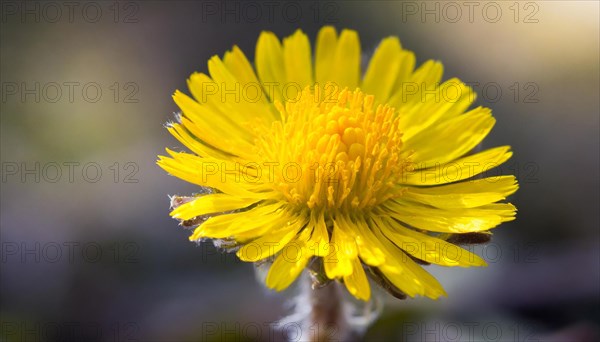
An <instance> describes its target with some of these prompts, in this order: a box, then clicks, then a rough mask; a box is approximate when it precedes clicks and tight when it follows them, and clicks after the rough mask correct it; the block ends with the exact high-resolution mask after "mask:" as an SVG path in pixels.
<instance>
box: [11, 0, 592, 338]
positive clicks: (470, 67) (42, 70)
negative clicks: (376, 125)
mask: <svg viewBox="0 0 600 342" xmlns="http://www.w3.org/2000/svg"><path fill="white" fill-rule="evenodd" d="M1 4H2V7H1V12H0V16H1V30H0V47H1V49H0V58H1V67H0V72H1V85H2V94H1V96H2V99H1V100H2V101H1V104H0V105H1V108H0V109H1V113H0V124H1V127H0V133H1V146H0V152H1V156H0V157H1V158H0V159H1V166H2V174H1V177H2V179H1V183H0V186H1V191H0V200H1V207H0V229H1V233H0V234H1V235H0V237H1V248H2V249H1V253H0V254H1V263H0V267H1V270H0V305H1V309H0V314H1V317H0V331H1V334H0V340H1V341H63V340H73V341H82V340H87V341H197V340H208V341H219V340H235V341H246V340H251V341H252V340H253V341H267V340H268V341H275V340H282V339H283V338H284V337H285V336H284V335H286V334H287V335H288V337H290V338H291V339H292V340H293V339H294V338H295V339H297V340H298V339H299V338H297V337H294V331H292V332H289V331H288V332H274V331H273V329H272V328H273V326H274V323H275V322H276V321H277V320H278V319H279V318H281V317H282V316H283V315H285V314H286V313H287V312H288V308H289V305H288V303H289V300H290V298H292V297H293V293H294V289H291V290H289V291H287V292H284V293H273V292H271V291H268V290H266V289H264V288H263V287H262V285H260V284H259V283H258V282H257V281H256V277H255V275H254V270H253V266H252V265H251V264H245V263H241V262H239V261H237V260H236V257H235V256H234V255H222V254H219V253H217V252H216V251H215V250H214V248H213V247H212V246H210V245H208V244H206V245H201V246H196V245H195V244H194V243H190V242H189V241H188V235H189V233H188V232H187V231H185V230H183V229H182V228H181V227H179V226H178V225H177V222H176V221H174V220H171V219H170V218H169V215H168V212H169V200H168V197H167V195H168V194H182V195H184V194H191V193H193V192H196V191H197V189H196V188H195V186H193V185H190V184H187V183H185V182H183V181H181V180H178V179H176V178H174V177H170V176H168V175H167V174H166V173H165V172H163V171H162V170H161V169H159V168H158V167H157V166H156V165H155V161H156V159H157V155H158V154H163V153H164V148H165V147H170V148H179V147H180V144H179V143H178V142H177V141H176V140H175V139H174V138H172V137H171V136H170V135H169V134H168V132H167V130H166V129H165V128H164V127H163V125H164V123H165V122H167V121H168V120H171V119H172V118H173V116H172V113H173V112H174V111H177V110H178V109H177V107H176V105H175V104H174V103H173V101H172V100H171V94H172V93H173V92H174V91H175V90H176V89H180V90H183V91H185V92H187V88H186V79H187V77H188V76H189V75H190V74H191V73H192V72H194V71H199V72H206V71H207V67H206V62H207V60H208V59H209V58H210V57H211V56H213V55H220V56H222V55H223V53H224V52H225V51H226V50H227V49H230V48H231V47H232V45H234V44H237V45H238V46H239V47H240V48H241V49H242V50H243V51H245V53H246V55H247V56H248V57H249V58H251V59H252V58H253V56H254V46H255V43H256V39H257V37H258V35H259V33H260V32H261V31H263V30H271V31H273V32H275V33H276V34H277V35H278V36H279V37H282V36H286V35H289V34H291V33H293V31H294V30H295V29H296V28H302V30H304V31H305V32H307V34H308V35H309V37H310V38H311V40H312V41H313V42H314V38H315V36H316V33H317V31H318V29H319V28H320V27H321V26H323V25H326V24H330V25H334V26H336V28H338V29H342V28H353V29H355V30H357V31H358V32H359V34H360V38H361V45H362V49H363V50H364V51H365V54H364V59H365V60H366V59H367V58H369V56H370V54H372V52H373V50H374V49H375V47H376V46H377V44H378V43H379V41H380V39H382V38H384V37H386V36H389V35H396V36H398V37H400V40H401V41H402V44H403V47H404V48H407V49H409V50H412V51H414V52H415V53H416V56H417V62H418V63H419V64H420V63H422V62H424V61H426V60H427V59H438V60H441V61H442V62H443V63H444V67H445V73H444V74H445V77H444V79H448V78H450V77H454V76H456V77H459V78H461V79H462V80H463V81H465V82H470V83H471V84H472V85H473V87H474V88H475V90H476V92H477V93H478V96H479V97H478V100H477V104H478V105H485V106H489V107H491V108H492V109H493V112H494V115H495V117H496V119H497V124H496V127H495V128H494V130H493V131H492V133H491V134H490V136H489V137H488V138H487V139H486V140H485V142H484V147H492V146H499V145H504V144H509V145H512V147H513V149H514V151H515V155H514V157H513V158H512V159H511V160H510V161H509V162H508V163H507V164H505V165H503V166H502V167H501V170H500V171H501V172H503V173H505V174H515V175H516V176H517V177H518V179H519V182H520V185H521V188H520V190H519V191H518V192H517V193H516V194H515V195H514V196H512V198H511V202H513V203H514V204H516V206H517V208H518V209H519V212H518V216H517V220H516V221H513V222H510V223H507V224H504V225H503V226H502V227H501V228H499V229H497V230H495V233H494V238H493V240H492V243H490V244H488V245H485V246H478V247H475V249H474V250H475V252H476V253H478V254H479V255H481V256H483V257H484V258H485V259H486V260H487V261H488V263H489V267H487V268H484V269H444V268H442V267H434V266H429V267H428V268H427V270H428V271H430V272H432V273H433V274H434V275H436V276H437V277H438V279H439V280H440V282H441V283H442V285H443V286H444V287H445V289H446V291H447V292H448V294H449V296H448V298H443V299H441V300H438V301H431V300H429V299H424V298H417V299H411V300H406V301H398V300H396V299H394V298H392V297H391V296H389V295H387V294H380V295H379V296H380V297H381V298H383V300H385V302H386V305H385V309H384V311H383V313H382V315H381V318H380V319H379V320H378V321H377V323H376V324H374V325H373V326H372V327H371V328H370V329H369V330H368V332H367V334H366V337H365V340H396V341H420V340H431V341H478V340H492V341H512V340H518V341H586V340H589V341H593V340H598V339H600V333H599V321H600V310H599V307H600V305H599V304H600V303H599V300H600V294H599V293H600V273H599V270H600V267H599V266H600V265H599V264H600V255H599V251H600V248H599V244H600V241H599V238H600V237H599V211H598V208H599V184H598V183H599V181H598V177H599V176H598V175H599V172H598V171H599V151H598V150H599V144H600V142H599V97H598V94H599V60H598V56H599V43H598V42H599V37H598V35H599V34H598V32H599V26H598V22H599V3H598V2H596V1H532V2H504V1H496V2H486V1H482V2H480V1H471V2H449V3H448V2H436V1H426V2H400V1H344V2H334V1H324V2H317V1H302V2H300V1H296V2H263V1H249V2H238V1H227V2H224V1H204V2H193V1H179V0H175V1H145V2H132V1H118V2H113V1H96V2H63V1H52V2H34V1H26V2H23V1H2V3H1Z"/></svg>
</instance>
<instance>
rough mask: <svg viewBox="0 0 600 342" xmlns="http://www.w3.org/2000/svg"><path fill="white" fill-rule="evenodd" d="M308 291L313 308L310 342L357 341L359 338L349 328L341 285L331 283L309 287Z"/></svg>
mask: <svg viewBox="0 0 600 342" xmlns="http://www.w3.org/2000/svg"><path fill="white" fill-rule="evenodd" d="M313 287H314V286H313ZM308 290H309V291H310V295H309V297H310V306H311V312H310V317H309V324H310V326H309V329H310V340H311V341H313V342H316V341H318V342H329V341H356V340H357V336H356V335H355V334H354V332H353V331H352V328H351V327H350V326H349V324H348V321H347V318H346V315H345V311H344V305H343V300H344V299H343V296H342V289H341V288H340V284H339V283H338V282H337V281H331V282H329V283H327V284H326V285H322V286H318V287H314V288H311V287H308Z"/></svg>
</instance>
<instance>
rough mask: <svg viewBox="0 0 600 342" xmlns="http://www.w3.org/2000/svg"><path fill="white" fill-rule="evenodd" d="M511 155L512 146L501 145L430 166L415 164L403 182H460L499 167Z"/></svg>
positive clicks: (434, 183) (432, 183)
mask: <svg viewBox="0 0 600 342" xmlns="http://www.w3.org/2000/svg"><path fill="white" fill-rule="evenodd" d="M511 156H512V152H510V147H509V146H501V147H495V148H491V149H488V150H485V151H482V152H479V153H476V154H473V155H470V156H467V157H463V158H460V159H457V160H455V161H453V162H450V163H447V164H443V165H436V166H434V167H430V168H425V169H421V166H428V165H422V164H413V165H412V166H414V168H415V170H414V171H408V170H407V171H405V172H404V174H403V175H402V180H401V183H402V184H408V185H418V186H423V185H440V184H447V183H453V182H458V181H461V180H464V179H468V178H471V177H474V176H476V175H478V174H480V173H482V172H485V171H489V170H491V169H493V168H495V167H498V166H500V164H502V163H504V162H505V161H507V160H508V159H509V158H510V157H511Z"/></svg>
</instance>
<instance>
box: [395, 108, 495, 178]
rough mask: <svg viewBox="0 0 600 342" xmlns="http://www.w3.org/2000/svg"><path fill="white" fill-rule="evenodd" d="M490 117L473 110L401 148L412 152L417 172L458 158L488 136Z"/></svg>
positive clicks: (485, 110)
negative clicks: (418, 168) (417, 167)
mask: <svg viewBox="0 0 600 342" xmlns="http://www.w3.org/2000/svg"><path fill="white" fill-rule="evenodd" d="M491 113H492V112H491V110H490V109H488V108H484V107H478V108H475V109H473V110H472V111H470V112H468V113H465V114H463V115H460V116H457V117H455V118H452V119H450V120H447V121H444V122H443V123H442V124H439V125H434V126H433V127H430V128H428V129H426V130H424V131H422V132H421V133H420V134H417V135H416V136H414V137H412V138H411V139H407V140H405V143H404V144H405V145H404V148H406V149H407V150H414V151H415V152H414V153H413V154H412V155H411V160H412V161H413V162H414V163H416V164H419V167H420V168H421V167H423V166H425V167H429V166H434V165H438V164H445V163H447V162H450V161H452V160H454V159H457V158H460V157H462V156H463V155H464V154H466V153H467V152H469V151H471V150H472V149H473V148H474V147H475V146H477V145H478V144H479V143H480V142H481V141H482V140H483V138H485V137H486V136H487V135H488V133H489V132H490V130H491V129H492V127H493V126H494V123H495V122H496V120H495V119H494V118H493V117H492V114H491Z"/></svg>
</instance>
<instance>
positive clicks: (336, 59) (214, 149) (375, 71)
mask: <svg viewBox="0 0 600 342" xmlns="http://www.w3.org/2000/svg"><path fill="white" fill-rule="evenodd" d="M360 50H361V49H360V44H359V40H358V35H357V34H356V32H354V31H351V30H344V31H342V32H341V33H340V35H339V36H338V34H337V33H336V31H335V29H334V28H332V27H324V28H323V29H321V31H320V32H319V34H318V37H317V42H316V49H315V54H314V56H315V57H314V66H313V58H312V53H311V46H310V43H309V40H308V37H307V36H306V35H305V34H304V33H302V32H301V31H299V30H298V31H296V32H295V33H294V34H293V35H292V36H290V37H287V38H285V39H284V40H283V44H282V43H281V42H280V41H279V39H278V38H277V37H276V36H275V35H274V34H272V33H269V32H264V33H262V34H261V36H260V38H259V40H258V43H257V46H256V55H255V59H254V61H255V68H253V67H252V66H251V64H250V62H249V61H248V59H247V58H246V57H245V55H244V54H243V53H242V51H241V50H240V49H238V48H237V47H234V48H233V49H232V50H231V51H229V52H227V53H226V54H225V56H224V57H223V59H221V58H219V57H217V56H215V57H213V58H211V59H210V60H209V62H208V70H209V74H210V76H209V75H206V74H202V73H194V74H193V75H192V76H191V77H190V79H189V81H188V86H189V88H190V91H191V93H192V95H193V97H194V98H191V97H189V96H187V95H184V94H183V93H181V92H176V93H175V94H174V99H175V102H176V103H177V105H178V106H179V107H180V108H181V111H182V112H181V114H180V115H178V116H177V122H176V123H173V124H170V125H169V127H168V129H169V131H170V132H171V133H172V134H173V135H174V136H175V137H176V138H177V139H178V140H179V141H180V142H181V143H182V144H184V145H185V146H186V147H187V148H189V149H190V151H191V152H193V153H185V152H174V151H171V150H167V151H168V153H169V155H170V157H161V158H160V160H159V162H158V164H159V165H160V166H161V167H162V168H163V169H165V170H166V171H168V172H169V173H170V174H172V175H174V176H176V177H179V178H181V179H183V180H186V181H188V182H191V183H194V184H197V185H199V186H200V187H202V189H207V188H208V189H210V191H203V193H202V194H200V195H197V196H195V197H192V198H185V199H184V200H180V201H179V202H177V205H175V209H174V210H173V211H172V212H171V216H173V217H174V218H177V219H179V220H181V221H182V222H183V223H184V224H185V225H191V226H194V227H195V230H194V232H193V234H192V236H191V237H190V240H193V241H198V240H203V239H215V240H218V241H220V242H224V243H225V244H224V245H223V246H227V247H229V248H231V247H233V248H237V255H238V256H239V258H240V259H242V260H244V261H250V262H258V261H262V260H272V261H273V263H272V266H271V268H270V270H269V273H268V275H267V278H266V284H267V286H269V287H271V288H274V289H276V290H282V289H285V288H287V287H288V286H289V285H290V284H291V283H292V282H293V281H294V280H295V279H296V278H297V277H298V275H299V274H300V273H301V272H302V270H303V269H305V268H306V267H307V266H308V265H309V264H314V263H318V264H319V265H322V274H321V276H322V277H324V278H326V279H331V280H339V281H343V283H344V284H345V285H346V287H347V289H348V290H349V291H350V293H352V294H353V295H354V296H355V297H357V298H359V299H363V300H367V299H369V297H370V286H369V282H368V280H367V274H369V275H371V276H372V277H373V279H374V280H376V281H377V282H378V283H380V284H382V285H384V287H386V288H387V289H388V290H390V289H392V292H396V293H401V294H406V295H409V296H415V295H424V296H428V297H431V298H437V297H439V296H440V295H445V292H444V290H443V289H442V287H441V285H440V284H439V283H438V282H437V280H436V279H435V278H434V277H432V276H431V275H430V274H429V273H427V272H426V271H425V270H424V269H423V268H422V267H421V266H420V265H418V263H419V262H420V263H433V264H438V265H443V266H462V267H469V266H484V265H485V261H484V260H482V259H481V258H480V257H478V256H476V255H474V254H472V253H470V252H469V251H467V250H465V249H462V248H460V247H458V246H456V245H454V244H453V243H452V242H453V241H459V240H460V239H456V238H455V236H456V234H465V235H464V236H468V234H473V233H483V234H488V231H489V230H490V229H492V228H494V227H496V226H498V225H499V224H500V223H502V222H505V221H510V220H512V219H514V215H515V211H516V209H515V207H514V206H513V205H511V204H509V203H499V202H500V201H503V200H504V199H505V197H506V196H508V195H510V194H512V193H513V192H515V191H516V189H517V184H516V180H515V178H514V177H513V176H496V177H488V178H481V177H479V178H476V176H478V175H480V174H482V173H484V172H485V171H487V170H489V169H491V168H492V167H495V166H498V165H500V164H501V163H503V162H505V161H506V160H507V159H508V158H509V157H510V156H511V152H510V151H509V147H506V146H504V147H496V148H492V149H488V150H485V151H482V152H478V153H474V154H469V153H470V152H471V151H472V150H473V149H474V148H475V147H476V146H477V145H478V144H479V143H480V142H481V141H482V140H483V139H484V138H485V136H486V135H487V134H488V133H489V131H490V130H491V128H492V126H493V125H494V122H495V120H494V118H493V117H492V115H491V111H490V110H489V109H487V108H482V107H478V108H475V109H472V110H468V107H469V106H470V105H471V104H472V102H473V101H474V99H475V96H474V93H473V91H472V90H471V89H470V88H469V87H468V86H466V85H465V84H464V83H462V82H461V81H459V80H458V79H451V80H448V81H445V82H443V83H440V80H441V77H442V65H441V64H440V63H439V62H436V61H427V62H425V63H424V64H423V65H421V66H420V67H419V68H417V69H416V70H415V57H414V55H413V53H412V52H410V51H407V50H404V49H402V47H401V45H400V42H399V40H398V39H397V38H395V37H390V38H386V39H384V40H383V41H382V42H381V43H380V45H379V47H378V48H377V50H376V51H375V53H374V55H373V57H372V58H371V60H370V63H369V66H368V68H367V70H366V72H365V73H364V77H361V70H360V58H361V51H360ZM462 240H463V241H465V239H462ZM466 240H468V239H466ZM313 269H314V267H313Z"/></svg>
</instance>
